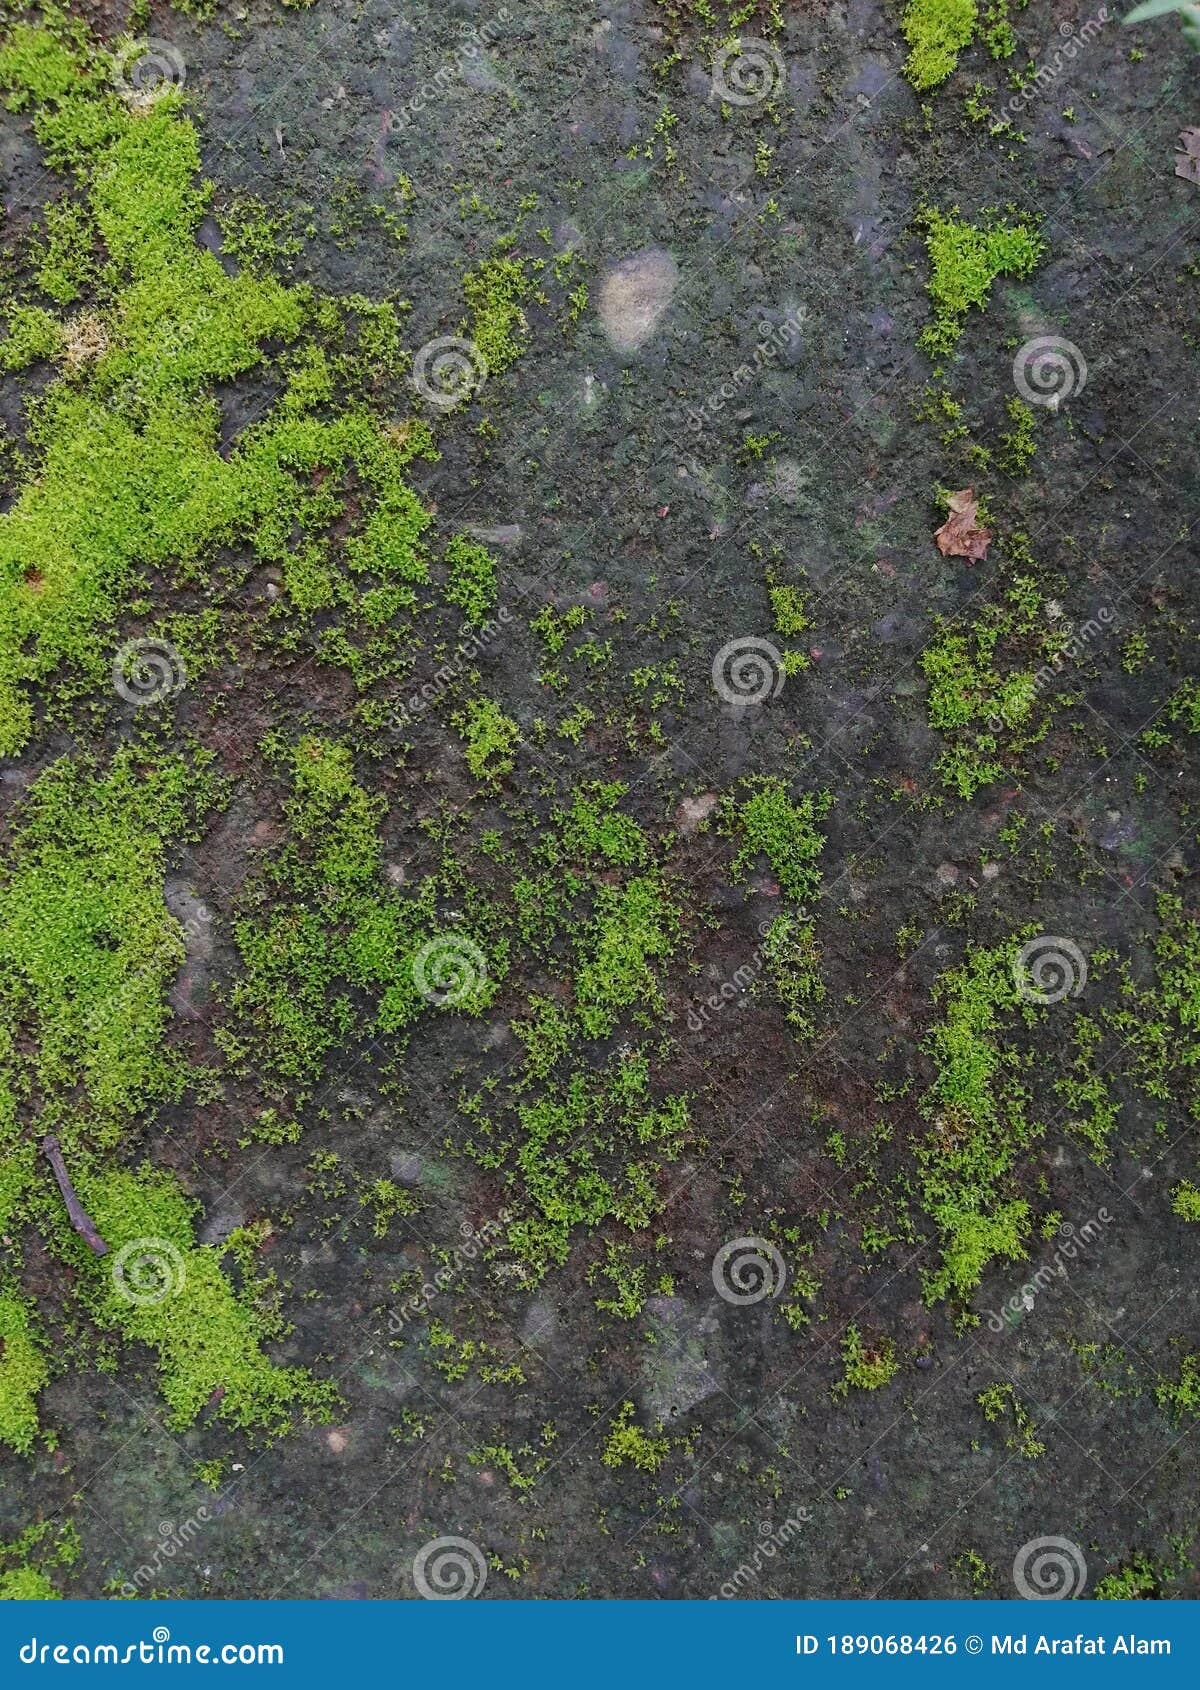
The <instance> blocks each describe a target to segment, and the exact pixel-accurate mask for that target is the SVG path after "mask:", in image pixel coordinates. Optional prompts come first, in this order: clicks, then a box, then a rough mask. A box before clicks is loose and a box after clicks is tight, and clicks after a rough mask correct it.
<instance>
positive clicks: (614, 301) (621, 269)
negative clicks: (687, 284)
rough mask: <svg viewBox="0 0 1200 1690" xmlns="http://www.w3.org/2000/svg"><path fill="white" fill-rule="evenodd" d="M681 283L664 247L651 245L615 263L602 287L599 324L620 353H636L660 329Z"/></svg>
mask: <svg viewBox="0 0 1200 1690" xmlns="http://www.w3.org/2000/svg"><path fill="white" fill-rule="evenodd" d="M678 283H679V266H678V265H677V264H676V262H675V260H674V259H673V258H672V257H671V254H670V253H669V252H668V251H667V250H666V248H665V247H660V246H648V247H644V248H643V249H642V251H641V252H635V253H633V254H631V255H630V257H628V258H623V259H622V260H621V262H620V263H619V264H614V265H613V267H612V268H611V269H610V270H609V271H608V273H607V274H606V276H605V277H604V280H603V281H602V282H601V284H600V307H599V309H600V323H601V326H602V327H603V329H604V332H605V334H606V335H607V336H608V339H609V342H610V344H611V345H612V346H614V347H615V348H616V349H617V351H618V352H636V351H637V349H638V347H639V346H643V345H644V344H645V342H646V341H648V340H649V338H650V336H651V335H652V334H653V333H654V331H655V329H656V328H657V327H658V324H659V322H660V320H661V319H662V315H663V313H664V311H665V310H666V309H667V306H668V305H669V304H670V303H671V299H672V296H673V295H674V292H675V289H676V287H677V286H678Z"/></svg>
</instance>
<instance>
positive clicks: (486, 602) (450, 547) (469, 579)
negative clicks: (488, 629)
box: [445, 534, 496, 628]
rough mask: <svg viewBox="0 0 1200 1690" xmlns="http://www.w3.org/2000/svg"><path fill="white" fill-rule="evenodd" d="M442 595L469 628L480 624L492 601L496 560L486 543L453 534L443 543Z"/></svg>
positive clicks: (494, 589)
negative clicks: (446, 577) (446, 575)
mask: <svg viewBox="0 0 1200 1690" xmlns="http://www.w3.org/2000/svg"><path fill="white" fill-rule="evenodd" d="M445 561H446V567H447V569H448V570H449V572H450V574H449V580H448V581H447V583H446V597H447V599H448V600H449V602H450V603H451V604H454V605H457V606H458V608H459V609H460V610H461V611H462V613H463V615H464V616H465V617H466V619H467V621H468V622H469V623H470V625H471V626H472V627H473V628H478V627H481V626H482V624H483V623H484V622H485V621H486V619H487V614H488V612H489V611H490V610H492V609H493V608H494V607H495V604H496V560H495V559H494V558H493V557H492V555H491V553H490V552H489V551H488V549H487V547H486V546H480V545H476V544H475V543H474V542H473V541H471V540H467V539H465V538H464V537H463V536H462V535H461V534H456V535H455V536H454V538H453V539H452V540H450V541H449V543H448V544H447V546H446V551H445Z"/></svg>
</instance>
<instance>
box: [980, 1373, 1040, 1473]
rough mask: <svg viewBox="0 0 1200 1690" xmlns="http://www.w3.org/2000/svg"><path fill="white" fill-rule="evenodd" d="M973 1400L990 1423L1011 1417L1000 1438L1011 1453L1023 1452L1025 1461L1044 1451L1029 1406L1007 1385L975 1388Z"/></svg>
mask: <svg viewBox="0 0 1200 1690" xmlns="http://www.w3.org/2000/svg"><path fill="white" fill-rule="evenodd" d="M976 1401H977V1402H978V1403H979V1406H980V1408H981V1409H982V1410H983V1417H984V1419H985V1420H987V1421H989V1422H991V1423H992V1424H993V1425H994V1424H996V1423H997V1422H1001V1423H1004V1422H1007V1421H1008V1420H1009V1419H1010V1417H1011V1421H1012V1426H1013V1430H1012V1431H1011V1432H1009V1433H1007V1434H1006V1436H1005V1440H1004V1441H1005V1445H1006V1447H1007V1448H1008V1449H1011V1450H1012V1451H1013V1453H1014V1454H1015V1455H1020V1456H1023V1457H1024V1459H1025V1460H1026V1461H1036V1460H1037V1459H1038V1457H1039V1456H1041V1455H1045V1453H1046V1446H1045V1444H1044V1443H1043V1442H1042V1440H1041V1439H1040V1438H1039V1437H1038V1436H1037V1427H1036V1426H1035V1424H1034V1422H1033V1420H1032V1418H1031V1417H1030V1414H1029V1410H1028V1409H1027V1408H1026V1407H1025V1404H1024V1403H1023V1402H1022V1401H1021V1399H1020V1397H1019V1396H1018V1395H1017V1393H1016V1391H1015V1390H1014V1389H1013V1387H1012V1386H1011V1385H1008V1384H1001V1383H999V1382H997V1383H995V1384H992V1385H988V1386H986V1387H985V1389H984V1390H982V1391H980V1392H979V1394H978V1397H977V1398H976Z"/></svg>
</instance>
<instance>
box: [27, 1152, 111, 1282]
mask: <svg viewBox="0 0 1200 1690" xmlns="http://www.w3.org/2000/svg"><path fill="white" fill-rule="evenodd" d="M42 1149H43V1150H44V1151H45V1153H46V1160H47V1161H48V1162H49V1164H50V1166H51V1167H52V1168H53V1169H54V1177H55V1179H56V1180H57V1181H58V1189H59V1190H60V1191H61V1192H62V1194H63V1202H64V1203H65V1204H66V1205H67V1213H68V1215H70V1217H71V1225H72V1226H73V1227H74V1228H75V1230H76V1232H77V1233H78V1234H79V1236H80V1238H82V1239H84V1240H86V1242H87V1243H88V1245H89V1246H90V1247H91V1248H92V1249H93V1250H94V1251H95V1253H96V1255H98V1256H107V1254H108V1245H107V1244H106V1243H105V1242H104V1240H103V1238H101V1236H100V1234H99V1233H98V1232H97V1231H96V1228H95V1227H94V1226H93V1224H92V1220H91V1217H90V1215H89V1214H88V1212H87V1210H86V1209H85V1208H84V1206H83V1204H82V1203H81V1202H80V1201H79V1197H78V1195H77V1194H76V1191H75V1187H74V1186H73V1185H72V1184H71V1176H70V1174H68V1172H67V1164H66V1163H65V1162H64V1161H63V1155H62V1150H61V1149H60V1147H59V1143H58V1140H57V1139H56V1138H55V1137H54V1134H53V1133H47V1134H46V1136H45V1138H44V1139H43V1140H42Z"/></svg>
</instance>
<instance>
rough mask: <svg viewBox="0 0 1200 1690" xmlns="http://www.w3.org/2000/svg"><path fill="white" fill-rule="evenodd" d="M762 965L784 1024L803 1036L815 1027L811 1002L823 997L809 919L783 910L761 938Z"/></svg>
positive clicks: (814, 936) (817, 1001)
mask: <svg viewBox="0 0 1200 1690" xmlns="http://www.w3.org/2000/svg"><path fill="white" fill-rule="evenodd" d="M762 954H763V965H764V968H765V970H766V974H767V978H768V979H769V980H770V982H771V984H772V986H773V987H774V989H775V995H776V997H777V998H778V999H779V1002H780V1003H781V1004H782V1005H783V1009H784V1012H785V1014H786V1016H787V1020H788V1025H789V1026H791V1027H792V1028H793V1029H794V1030H795V1031H796V1032H797V1033H800V1034H803V1035H804V1036H806V1037H809V1036H811V1035H812V1033H813V1032H814V1031H815V1023H814V1021H813V1009H814V1006H815V1005H817V1004H819V1003H821V1002H823V1001H824V998H825V983H824V981H823V980H822V979H821V971H820V967H819V955H820V953H819V951H818V948H817V938H816V931H815V929H814V927H813V924H812V922H811V921H805V920H802V919H801V918H800V917H799V916H795V915H793V914H792V913H791V912H790V911H785V912H784V913H783V914H782V915H777V916H776V917H775V920H774V921H773V922H772V923H771V925H770V927H769V928H768V929H767V932H766V934H765V936H764V938H763V947H762Z"/></svg>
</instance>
